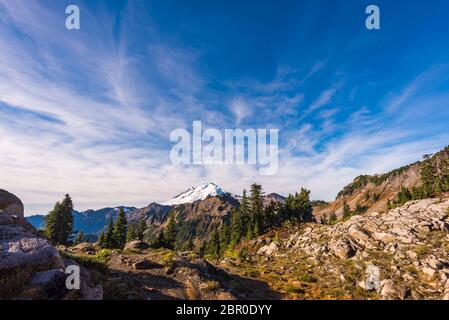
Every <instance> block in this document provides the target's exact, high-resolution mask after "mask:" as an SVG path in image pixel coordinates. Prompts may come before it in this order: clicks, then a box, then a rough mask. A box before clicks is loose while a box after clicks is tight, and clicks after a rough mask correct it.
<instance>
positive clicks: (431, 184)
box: [387, 149, 449, 209]
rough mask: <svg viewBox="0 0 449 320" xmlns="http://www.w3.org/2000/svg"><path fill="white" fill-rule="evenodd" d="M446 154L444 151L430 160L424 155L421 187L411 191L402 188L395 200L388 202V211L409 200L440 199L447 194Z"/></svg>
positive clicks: (448, 189) (448, 167)
mask: <svg viewBox="0 0 449 320" xmlns="http://www.w3.org/2000/svg"><path fill="white" fill-rule="evenodd" d="M448 152H449V150H447V149H445V150H443V151H441V152H440V153H438V154H437V155H435V156H434V157H432V158H431V157H430V155H425V156H424V161H423V163H422V165H421V170H420V176H421V186H419V187H416V186H415V187H413V188H412V189H411V190H410V189H409V188H407V187H404V186H402V187H401V190H400V191H399V192H398V194H397V196H396V199H394V200H393V201H390V200H388V203H387V206H388V209H392V208H395V207H399V206H402V205H404V204H405V203H406V202H407V201H410V200H421V199H427V198H434V197H440V196H441V195H442V194H443V193H444V192H449V158H448V154H447V153H448Z"/></svg>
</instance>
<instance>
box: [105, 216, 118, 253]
mask: <svg viewBox="0 0 449 320" xmlns="http://www.w3.org/2000/svg"><path fill="white" fill-rule="evenodd" d="M104 242H105V248H108V249H113V248H115V239H114V221H113V220H112V217H111V218H110V219H109V224H108V228H107V229H106V234H105V241H104Z"/></svg>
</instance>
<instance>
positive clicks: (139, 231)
mask: <svg viewBox="0 0 449 320" xmlns="http://www.w3.org/2000/svg"><path fill="white" fill-rule="evenodd" d="M146 230H147V222H146V221H145V219H144V218H143V217H141V218H140V223H139V226H138V228H137V234H136V236H137V239H138V240H140V241H143V237H144V234H145V231H146Z"/></svg>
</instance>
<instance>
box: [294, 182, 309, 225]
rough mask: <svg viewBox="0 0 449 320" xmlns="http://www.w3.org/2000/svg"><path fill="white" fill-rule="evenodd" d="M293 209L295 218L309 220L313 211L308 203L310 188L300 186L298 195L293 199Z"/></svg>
mask: <svg viewBox="0 0 449 320" xmlns="http://www.w3.org/2000/svg"><path fill="white" fill-rule="evenodd" d="M295 209H296V211H297V214H298V217H297V218H299V219H300V220H303V221H310V218H311V216H312V211H313V208H312V204H311V203H310V190H307V189H304V188H301V191H300V192H299V195H297V196H296V199H295Z"/></svg>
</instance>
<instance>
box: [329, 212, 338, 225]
mask: <svg viewBox="0 0 449 320" xmlns="http://www.w3.org/2000/svg"><path fill="white" fill-rule="evenodd" d="M336 222H337V215H336V214H335V212H332V213H331V214H330V216H329V224H331V225H332V224H334V223H336Z"/></svg>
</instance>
